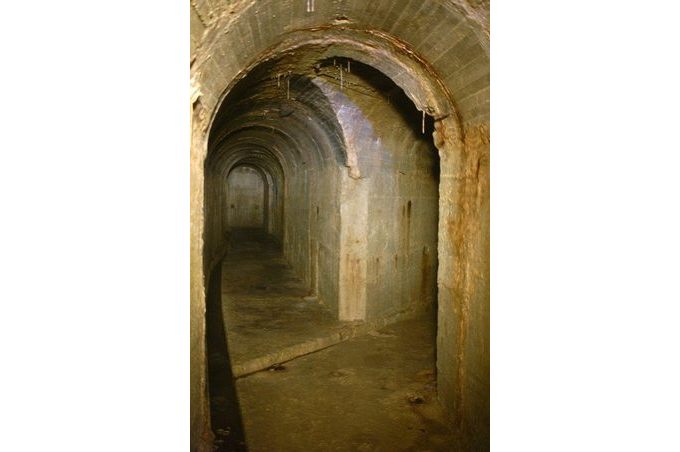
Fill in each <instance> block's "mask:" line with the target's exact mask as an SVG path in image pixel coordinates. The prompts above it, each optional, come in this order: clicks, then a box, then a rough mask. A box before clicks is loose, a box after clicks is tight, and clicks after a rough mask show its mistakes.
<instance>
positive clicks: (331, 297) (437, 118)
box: [190, 0, 489, 452]
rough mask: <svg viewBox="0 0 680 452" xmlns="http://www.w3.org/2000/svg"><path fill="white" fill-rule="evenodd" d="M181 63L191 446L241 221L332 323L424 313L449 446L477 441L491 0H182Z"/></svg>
mask: <svg viewBox="0 0 680 452" xmlns="http://www.w3.org/2000/svg"><path fill="white" fill-rule="evenodd" d="M190 64H191V99H190V108H191V115H190V117H191V154H190V171H191V187H190V190H191V196H190V202H191V250H190V262H191V283H190V284H191V285H190V287H191V293H190V307H191V324H190V341H191V358H190V359H191V378H190V384H191V389H190V397H191V416H190V428H191V450H192V451H200V452H202V451H208V450H213V443H214V439H215V425H213V424H214V420H213V421H211V396H212V395H211V384H212V383H214V381H213V382H211V381H210V377H209V376H210V375H213V374H212V373H211V370H210V368H209V367H210V366H209V361H210V360H209V350H208V344H207V339H206V337H207V328H208V327H207V325H209V324H210V322H211V318H210V316H215V315H217V316H220V315H221V312H222V311H221V309H217V310H216V311H215V310H212V311H211V309H210V308H209V306H208V304H209V301H208V298H209V293H210V287H211V284H212V285H215V284H216V285H217V286H218V288H219V286H220V283H221V284H222V287H221V288H220V291H222V292H224V291H228V290H229V287H227V286H228V284H227V283H225V281H227V279H220V280H219V281H217V280H216V279H215V278H222V277H221V276H219V272H217V271H216V270H217V269H219V268H221V266H222V265H223V262H224V259H225V258H229V255H230V250H232V249H234V246H236V245H238V243H235V239H234V238H235V237H244V236H243V235H239V234H243V233H244V232H243V231H246V233H247V231H255V233H256V234H262V236H263V237H266V239H267V240H270V241H271V243H275V244H277V245H276V246H278V247H280V251H281V255H282V256H283V259H285V262H286V265H289V266H290V268H291V272H292V274H294V275H296V277H297V278H299V284H300V287H303V288H304V291H305V293H304V294H302V295H304V296H302V295H301V298H300V299H301V300H303V301H304V302H305V303H313V304H314V306H317V307H318V309H321V310H323V312H324V313H327V314H328V316H329V319H331V320H332V321H335V322H337V323H338V325H348V326H349V327H351V328H355V329H356V328H358V329H356V331H361V325H374V326H375V325H380V326H385V325H389V324H392V323H395V322H399V321H403V320H405V319H410V318H416V317H418V316H419V315H420V313H423V312H432V313H433V318H434V319H436V320H434V323H433V326H432V328H433V337H436V343H433V344H432V350H433V352H432V353H433V367H434V369H435V371H434V377H433V378H434V381H435V382H436V397H435V398H436V401H435V402H434V403H436V404H438V406H440V407H441V409H442V412H443V413H444V416H445V419H446V424H447V428H450V429H451V431H452V432H453V435H454V436H455V438H456V441H455V444H451V445H450V447H443V448H442V450H470V451H473V450H474V451H479V450H488V449H489V3H488V0H370V1H368V0H276V1H274V0H231V1H227V0H192V1H191V62H190ZM239 256H241V255H239ZM233 259H236V260H235V261H234V260H233ZM238 259H240V257H238V258H237V257H234V258H232V266H233V268H236V269H237V270H238V268H239V266H238ZM242 271H243V272H246V271H247V268H246V266H243V267H242ZM211 279H213V280H212V281H211ZM229 281H231V279H229ZM303 301H301V303H302V302H303ZM230 302H231V301H230ZM222 303H226V301H224V300H222ZM314 309H316V307H315V308H314ZM324 315H325V314H324ZM220 324H221V323H220ZM223 328H224V329H225V330H226V335H229V334H230V328H231V324H230V320H229V319H224V326H223ZM366 328H367V329H366V330H365V331H368V330H370V329H371V328H369V327H366ZM265 329H266V327H265ZM252 334H253V335H255V334H257V332H256V331H253V332H252ZM356 335H357V336H358V335H360V333H356ZM383 336H385V337H387V335H383ZM229 345H230V347H232V348H233V344H232V343H230V344H229ZM232 351H234V350H232ZM308 352H309V350H307V351H306V353H308ZM291 358H292V357H291ZM254 370H257V369H254ZM237 376H238V375H237ZM215 378H217V377H214V376H213V377H212V379H213V380H214V379H215ZM246 378H248V377H246ZM310 384H311V383H310ZM367 384H368V383H367ZM331 392H332V391H331ZM317 403H318V404H321V405H323V404H324V399H323V397H322V398H321V399H320V400H318V401H317ZM339 415H340V414H339ZM244 416H247V413H245V414H244ZM211 422H212V423H211ZM246 423H247V422H246ZM301 429H304V427H301ZM246 430H247V429H246ZM246 433H247V432H246ZM246 436H247V435H246ZM364 442H365V443H366V444H369V443H370V441H369V440H365V441H364ZM362 444H363V443H362ZM366 447H368V446H366ZM308 450H316V449H314V448H309V449H308ZM318 450H323V448H321V449H318ZM347 450H352V449H351V448H348V449H347ZM360 450H372V449H361V448H360Z"/></svg>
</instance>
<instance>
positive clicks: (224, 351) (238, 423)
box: [206, 264, 248, 452]
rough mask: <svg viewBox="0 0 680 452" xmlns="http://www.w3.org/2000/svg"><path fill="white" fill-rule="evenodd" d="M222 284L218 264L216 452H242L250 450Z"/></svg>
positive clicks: (213, 312)
mask: <svg viewBox="0 0 680 452" xmlns="http://www.w3.org/2000/svg"><path fill="white" fill-rule="evenodd" d="M221 282H222V265H221V264H218V265H216V266H215V269H214V270H213V272H212V273H211V275H210V282H209V286H208V294H207V297H206V339H207V345H208V391H209V393H210V421H211V425H212V429H213V433H214V434H215V444H214V450H216V451H220V452H232V451H237V452H241V451H247V450H248V448H247V446H246V442H245V434H244V431H243V421H242V417H241V409H240V406H239V402H238V397H237V395H236V386H235V384H234V377H233V375H232V371H231V361H230V359H229V348H228V345H227V338H226V336H225V333H224V319H223V318H222V300H221Z"/></svg>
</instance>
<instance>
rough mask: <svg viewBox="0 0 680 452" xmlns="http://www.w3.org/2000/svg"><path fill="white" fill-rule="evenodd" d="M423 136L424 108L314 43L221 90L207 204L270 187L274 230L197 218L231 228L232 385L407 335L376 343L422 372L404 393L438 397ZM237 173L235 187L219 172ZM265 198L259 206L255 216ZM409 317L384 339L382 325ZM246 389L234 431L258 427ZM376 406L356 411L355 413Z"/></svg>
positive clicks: (430, 164) (431, 154)
mask: <svg viewBox="0 0 680 452" xmlns="http://www.w3.org/2000/svg"><path fill="white" fill-rule="evenodd" d="M428 111H429V110H428ZM433 132H434V120H433V118H432V117H431V116H430V114H429V113H425V112H423V111H422V110H420V109H419V108H418V107H417V106H416V104H414V102H413V100H412V99H411V96H409V95H407V94H406V92H405V91H404V90H403V89H402V88H401V87H400V86H398V85H397V84H396V83H395V82H394V81H393V80H392V79H391V78H390V77H388V76H386V75H385V74H384V73H382V72H381V71H379V70H377V69H376V68H375V67H372V66H371V65H368V64H365V63H362V62H361V61H358V60H356V59H353V58H351V57H348V56H343V55H342V54H341V53H338V54H336V55H334V54H333V53H328V49H325V48H319V47H317V46H310V47H309V48H305V49H304V50H300V49H298V50H297V51H296V52H291V53H284V54H283V55H280V56H278V57H277V58H273V59H270V60H266V61H263V62H262V63H260V64H259V65H258V66H256V67H255V68H253V69H252V70H251V71H250V72H249V73H248V74H247V75H245V76H244V77H243V78H241V79H240V80H239V81H238V83H236V84H235V85H234V86H233V87H232V88H231V89H230V91H229V93H228V94H227V95H226V96H225V98H224V100H223V102H222V105H221V107H220V109H219V111H218V112H217V114H216V115H215V118H214V121H213V125H212V128H211V131H210V135H209V154H208V158H207V160H206V212H213V215H214V216H215V217H222V218H224V217H225V214H224V213H223V212H222V213H220V209H225V208H226V209H229V211H231V210H233V209H236V204H235V203H233V202H232V200H234V199H242V200H245V199H246V197H244V195H242V194H237V193H236V192H237V191H239V190H241V188H242V187H245V186H248V187H249V193H250V194H253V193H256V194H257V195H255V196H253V198H257V199H260V193H262V198H264V197H265V194H269V193H273V192H276V193H277V194H278V197H277V198H276V199H277V201H276V202H275V203H274V204H275V205H278V206H279V207H278V212H279V213H280V216H279V217H278V218H280V220H275V221H274V222H275V223H277V224H279V229H278V230H279V231H280V233H279V234H278V235H276V234H272V231H271V229H274V228H269V227H268V226H267V225H269V224H270V223H272V221H269V220H265V219H264V215H263V217H262V218H261V219H259V218H258V219H257V221H262V224H263V225H264V227H263V230H264V231H266V232H268V233H269V234H270V235H269V236H259V237H255V236H250V237H245V236H243V235H234V234H233V231H234V229H235V228H236V227H238V226H239V225H240V224H241V223H238V224H237V223H233V222H232V220H231V219H230V216H229V213H227V214H226V218H227V220H226V223H225V222H223V223H222V224H221V225H220V224H219V223H218V222H212V221H211V219H210V218H207V219H206V223H207V224H214V225H215V226H216V227H217V228H218V230H216V231H213V234H214V235H215V236H216V237H224V236H227V237H229V235H230V233H231V239H229V238H227V239H226V243H227V244H228V246H227V247H226V249H227V250H228V251H227V252H226V256H225V259H224V261H223V263H222V271H223V279H222V283H223V289H222V297H223V299H222V303H223V308H222V314H223V316H224V323H225V328H226V333H227V337H228V340H229V348H230V350H231V351H232V362H231V368H232V370H233V373H234V375H235V377H237V378H240V380H239V382H244V383H243V384H244V385H245V384H246V383H245V382H246V381H250V380H249V376H250V375H252V374H253V373H256V372H259V371H262V370H274V371H277V370H285V369H286V368H287V366H288V365H289V364H282V363H288V362H292V361H291V360H296V359H297V358H298V357H300V356H304V355H307V354H309V353H312V352H316V351H319V350H322V349H326V348H328V347H330V346H332V345H337V344H340V343H343V342H345V341H347V340H348V339H352V338H355V337H356V338H360V337H367V336H366V335H367V334H368V333H375V334H369V335H368V337H383V336H381V335H384V337H397V336H398V337H400V338H402V339H403V338H408V339H404V340H406V341H407V342H409V343H410V345H409V346H408V347H407V346H406V345H405V343H404V342H401V343H400V345H399V346H396V345H392V348H390V347H387V348H385V350H384V352H385V355H386V356H393V357H394V358H395V360H397V361H398V362H400V363H402V364H403V366H401V367H402V369H400V371H401V372H402V373H403V372H414V373H417V372H420V381H419V382H418V388H420V389H421V392H422V395H415V396H413V397H411V396H405V395H404V394H402V395H403V396H404V397H406V399H409V397H411V398H412V399H413V400H414V402H413V403H416V404H417V403H420V402H419V401H420V400H426V399H427V400H435V399H436V394H435V384H434V383H435V378H436V377H435V376H436V370H435V356H436V350H435V345H436V325H437V322H436V303H437V299H438V295H437V268H438V242H437V240H438V221H439V217H438V210H439V177H440V166H439V153H438V149H437V147H436V145H435V143H434V140H433ZM244 162H248V163H247V164H246V163H244ZM251 165H254V166H251ZM257 168H260V170H258V169H257ZM262 168H267V170H263V169H262ZM258 171H260V172H258ZM242 173H243V174H242ZM245 173H250V175H249V176H248V178H249V179H248V182H247V183H246V182H245V180H246V179H245V177H244V174H245ZM210 174H217V175H221V176H220V177H216V178H210V177H209V175H210ZM225 174H226V175H227V176H226V179H225V177H224V175H225ZM256 174H259V181H260V182H256V181H257V179H254V177H257V176H256ZM236 175H238V177H239V178H241V179H238V180H241V185H239V184H237V183H236V182H237V179H234V180H231V179H230V178H232V177H236ZM263 175H264V176H263ZM270 179H271V182H269V180H270ZM209 180H210V182H208V181H209ZM260 183H261V187H262V189H261V190H260V185H259V184H260ZM213 184H215V185H213ZM220 184H221V185H220ZM215 186H218V187H221V188H214V187H215ZM255 186H257V187H255ZM268 187H275V188H272V189H270V188H268ZM249 196H250V195H249ZM270 198H273V196H270ZM248 199H250V198H248ZM272 202H273V201H272V200H271V199H269V200H265V201H262V205H263V206H265V207H266V208H263V210H262V211H263V213H264V212H266V211H268V208H269V206H271V205H272ZM276 203H278V204H276ZM208 205H210V206H213V207H208ZM232 205H234V207H232ZM275 217H277V215H275V214H271V215H270V218H275ZM220 228H221V229H220ZM209 235H210V234H209ZM275 238H276V239H278V243H280V246H281V248H280V253H276V251H278V250H276V248H275V246H274V243H275V242H276V241H275V240H273V239H275ZM255 242H257V244H255ZM270 245H271V246H270ZM414 319H416V320H417V322H416V323H410V324H408V325H409V326H408V327H403V326H399V327H396V328H397V329H396V330H394V334H393V333H392V332H390V331H391V330H387V331H383V330H381V328H384V327H386V326H387V327H388V328H389V327H391V325H397V324H398V323H399V322H402V324H403V322H404V321H416V320H414ZM402 324H400V325H402ZM381 331H382V332H381ZM400 340H401V339H400ZM414 343H417V345H414ZM368 347H369V348H370V345H369V346H368ZM407 348H408V350H407ZM338 349H339V348H338ZM378 361H379V362H380V363H382V364H380V365H379V366H378V367H379V368H380V372H382V373H380V374H379V375H380V376H376V375H372V376H371V377H368V376H367V377H366V378H378V379H382V380H386V379H387V380H389V379H390V378H392V374H395V372H396V374H399V372H398V371H396V370H395V369H394V367H391V366H387V365H385V362H384V361H382V358H381V359H380V360H378ZM414 366H415V367H414ZM373 367H375V366H371V365H367V366H365V368H363V369H362V370H361V372H364V371H370V370H371V369H373ZM373 370H375V369H373ZM338 372H340V373H342V371H341V370H332V371H330V372H329V374H331V375H333V374H335V375H337V373H338ZM400 375H401V374H400ZM310 378H311V375H310ZM237 385H238V384H237ZM360 386H361V385H360ZM400 390H404V388H400ZM256 392H259V390H258V391H255V392H253V391H248V390H247V389H243V390H242V391H241V393H242V394H246V395H244V396H243V397H244V400H245V406H246V407H247V408H246V413H245V415H246V420H245V424H246V430H248V428H254V429H258V428H262V425H265V424H266V422H261V423H259V424H258V422H257V421H255V419H257V418H258V417H259V416H260V415H261V414H262V413H261V412H259V411H258V410H260V409H261V408H262V405H261V403H260V402H262V399H261V398H260V397H258V396H253V394H255V393H256ZM285 392H286V391H285V390H284V391H283V393H285ZM277 393H278V392H277ZM248 394H250V395H248ZM356 397H358V398H361V395H360V394H357V395H356ZM409 403H411V402H409ZM360 405H361V404H360ZM374 408H375V407H371V406H370V404H369V405H366V406H365V407H364V408H363V409H364V412H365V413H366V414H365V415H366V416H367V418H370V416H371V415H370V414H369V413H370V412H371V411H372V410H373V409H374ZM395 411H398V409H397V408H396V405H395ZM437 416H440V417H441V416H442V415H441V413H440V412H437ZM249 419H253V422H255V424H249ZM401 422H407V420H405V419H401ZM258 425H259V426H258ZM356 428H358V427H356ZM350 430H351V429H350ZM263 447H264V445H263Z"/></svg>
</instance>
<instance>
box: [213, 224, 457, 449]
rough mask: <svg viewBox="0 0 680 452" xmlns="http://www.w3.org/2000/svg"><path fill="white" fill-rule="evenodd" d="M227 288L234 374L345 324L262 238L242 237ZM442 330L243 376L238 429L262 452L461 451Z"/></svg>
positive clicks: (419, 328) (361, 341) (334, 349)
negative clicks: (442, 373)
mask: <svg viewBox="0 0 680 452" xmlns="http://www.w3.org/2000/svg"><path fill="white" fill-rule="evenodd" d="M221 281H222V293H221V295H222V296H221V298H222V313H223V315H224V321H225V327H226V331H227V332H228V336H229V341H228V350H229V352H230V358H231V361H232V367H234V363H237V365H236V367H237V368H238V363H239V362H241V363H243V362H247V361H249V360H250V361H251V362H252V360H253V359H257V358H258V356H260V357H261V356H267V355H270V356H271V355H272V354H273V355H275V354H276V353H277V350H279V349H281V348H282V347H283V348H285V347H289V346H291V345H294V344H296V343H300V341H302V342H305V341H307V342H308V341H309V338H314V337H322V336H324V335H327V334H328V331H332V330H333V329H334V328H338V327H341V326H342V325H341V324H340V322H338V321H336V320H333V317H332V315H331V314H330V313H328V312H327V311H326V310H325V309H324V308H323V306H321V305H319V304H317V303H316V302H315V301H313V300H305V299H304V297H305V295H307V290H306V288H305V287H304V285H303V284H302V281H301V280H300V279H298V278H296V276H295V275H294V273H293V272H292V269H291V268H290V267H289V266H288V264H287V263H286V261H285V259H284V258H283V257H282V255H281V252H280V250H279V248H278V247H277V246H276V243H275V242H274V241H273V240H272V239H271V238H269V237H267V236H266V235H264V234H262V233H255V232H254V231H236V233H235V234H234V235H233V236H232V248H231V250H230V252H229V253H228V256H227V257H226V258H225V260H224V263H223V265H222V276H221ZM435 328H436V322H435V317H434V315H433V314H431V313H427V314H423V315H420V316H418V317H417V318H415V319H411V320H407V321H402V322H398V323H394V324H392V325H390V326H386V327H383V328H376V329H375V330H371V331H368V333H367V334H365V335H363V336H360V337H354V338H352V339H349V340H347V341H344V342H342V343H338V344H337V345H333V346H330V347H327V348H323V349H321V350H320V349H319V348H316V349H315V350H311V351H312V352H311V353H309V354H306V355H304V356H299V355H296V356H299V357H296V358H294V359H291V360H287V361H285V362H282V363H279V364H277V365H274V366H271V367H269V368H268V369H266V370H262V371H259V372H255V373H252V374H248V375H245V376H242V377H241V378H237V379H236V380H235V389H236V395H237V397H238V400H237V401H236V408H237V411H233V410H232V415H240V416H239V418H238V419H237V422H232V424H233V425H237V426H242V427H243V432H244V436H245V443H246V444H247V447H248V450H250V451H254V452H258V451H263V452H264V451H407V450H409V451H410V450H412V451H452V450H456V449H457V447H456V446H457V443H456V441H455V438H454V436H453V434H452V432H451V430H450V428H449V426H448V423H447V421H446V420H445V417H444V414H443V412H442V410H441V407H440V406H439V404H438V402H437V400H436V385H435V380H436V378H435V343H436V332H435ZM232 377H233V375H232ZM231 381H232V382H233V381H234V380H233V379H232V380H231ZM241 419H242V420H241ZM236 433H238V432H236ZM231 444H232V447H238V448H241V447H242V445H240V441H232V443H231ZM226 446H227V445H226V444H225V443H224V442H223V443H222V446H221V447H222V448H221V449H220V450H228V449H227V448H226ZM234 450H237V449H234ZM238 450H240V449H238Z"/></svg>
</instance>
